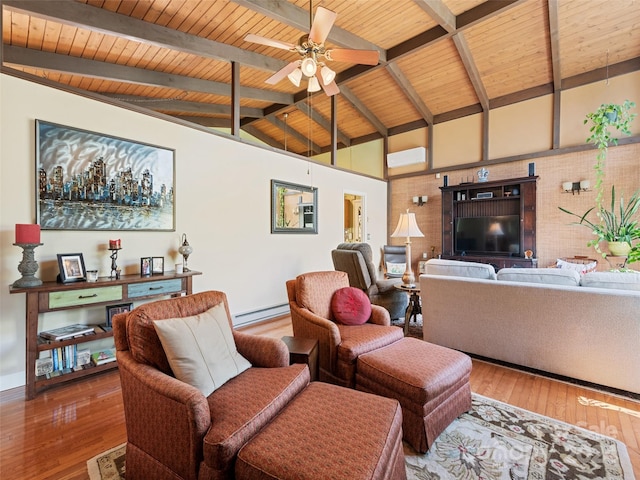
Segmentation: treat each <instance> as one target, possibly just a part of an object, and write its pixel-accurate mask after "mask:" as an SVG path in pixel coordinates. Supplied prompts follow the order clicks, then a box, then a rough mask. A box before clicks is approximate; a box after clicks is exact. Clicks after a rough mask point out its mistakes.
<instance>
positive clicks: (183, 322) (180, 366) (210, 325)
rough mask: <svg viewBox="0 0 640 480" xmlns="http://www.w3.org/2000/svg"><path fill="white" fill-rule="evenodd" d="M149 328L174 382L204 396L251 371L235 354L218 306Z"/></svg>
mask: <svg viewBox="0 0 640 480" xmlns="http://www.w3.org/2000/svg"><path fill="white" fill-rule="evenodd" d="M153 325H154V327H155V329H156V332H157V333H158V337H159V338H160V342H161V343H162V347H163V348H164V350H165V352H166V354H167V359H168V360H169V365H171V370H173V373H174V374H175V376H176V378H177V379H178V380H181V381H183V382H185V383H188V384H189V385H193V386H194V387H196V388H197V389H198V390H200V391H201V392H202V393H203V395H205V396H209V395H210V394H211V393H212V392H213V391H214V390H216V389H217V388H219V387H220V386H222V385H223V384H224V383H225V382H227V381H228V380H230V379H231V378H233V377H235V376H236V375H238V374H240V373H242V372H244V371H245V370H246V369H248V368H250V367H251V364H250V363H249V361H248V360H247V359H246V358H244V357H243V356H242V355H240V354H239V353H238V351H237V350H236V343H235V341H234V340H233V333H232V331H231V326H230V325H229V319H228V318H227V312H226V310H225V308H224V305H222V304H218V305H216V306H214V307H213V308H211V309H209V310H207V311H205V312H203V313H200V314H198V315H193V316H190V317H181V318H169V319H165V320H157V321H155V322H153Z"/></svg>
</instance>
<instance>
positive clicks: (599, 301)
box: [420, 260, 640, 393]
mask: <svg viewBox="0 0 640 480" xmlns="http://www.w3.org/2000/svg"><path fill="white" fill-rule="evenodd" d="M426 272H427V273H426V274H423V275H421V276H420V290H421V298H422V314H423V321H424V328H423V331H424V339H425V340H426V341H428V342H432V343H436V344H438V345H443V346H446V347H450V348H454V349H457V350H461V351H463V352H466V353H470V354H474V355H479V356H482V357H487V358H491V359H496V360H500V361H503V362H508V363H512V364H516V365H522V366H525V367H529V368H533V369H537V370H542V371H545V372H549V373H553V374H557V375H562V376H566V377H571V378H576V379H579V380H583V381H586V382H591V383H595V384H600V385H605V386H608V387H612V388H616V389H621V390H625V391H629V392H633V393H640V373H639V372H640V272H638V273H635V274H634V273H618V274H609V273H604V272H594V273H592V274H586V275H583V276H580V274H578V273H577V272H564V273H559V272H560V271H559V270H558V269H502V270H500V271H499V272H498V274H497V275H496V274H495V272H494V271H493V268H492V267H491V266H489V265H483V264H469V263H467V262H455V261H449V260H430V261H429V262H428V263H427V270H426ZM505 279H506V280H505ZM585 285H597V287H591V286H589V287H588V286H585ZM605 287H613V288H605Z"/></svg>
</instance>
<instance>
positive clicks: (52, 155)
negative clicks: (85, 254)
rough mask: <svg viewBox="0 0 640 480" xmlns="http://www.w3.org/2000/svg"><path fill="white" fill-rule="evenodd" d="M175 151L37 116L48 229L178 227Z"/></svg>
mask: <svg viewBox="0 0 640 480" xmlns="http://www.w3.org/2000/svg"><path fill="white" fill-rule="evenodd" d="M174 188H175V151H174V150H171V149H168V148H162V147H158V146H154V145H148V144H144V143H139V142H134V141H131V140H125V139H122V138H116V137H112V136H109V135H103V134H100V133H95V132H89V131H86V130H81V129H78V128H72V127H66V126H63V125H57V124H55V123H49V122H45V121H42V120H36V197H37V198H36V213H37V218H36V221H37V223H39V224H40V228H41V229H43V230H154V231H175V195H174V193H175V191H174Z"/></svg>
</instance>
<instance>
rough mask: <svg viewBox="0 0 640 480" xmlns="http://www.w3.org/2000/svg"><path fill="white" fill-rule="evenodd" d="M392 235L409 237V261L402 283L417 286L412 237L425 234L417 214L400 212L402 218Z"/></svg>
mask: <svg viewBox="0 0 640 480" xmlns="http://www.w3.org/2000/svg"><path fill="white" fill-rule="evenodd" d="M391 236H392V237H406V238H407V242H406V245H407V261H406V264H405V269H404V274H403V275H402V283H403V284H404V286H405V287H415V282H416V277H415V276H414V275H413V271H412V270H411V237H424V234H423V233H422V232H421V231H420V229H419V228H418V224H417V223H416V214H415V213H409V209H408V208H407V213H401V214H400V220H398V226H397V227H396V229H395V230H394V232H393V233H392V234H391Z"/></svg>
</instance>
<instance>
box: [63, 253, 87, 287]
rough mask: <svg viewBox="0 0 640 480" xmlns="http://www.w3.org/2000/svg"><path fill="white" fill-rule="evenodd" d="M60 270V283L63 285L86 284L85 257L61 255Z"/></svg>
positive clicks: (77, 254) (73, 254) (76, 254)
mask: <svg viewBox="0 0 640 480" xmlns="http://www.w3.org/2000/svg"><path fill="white" fill-rule="evenodd" d="M57 256H58V268H59V269H60V274H59V275H58V278H59V281H60V282H62V283H73V282H86V281H87V269H86V268H85V266H84V257H83V256H82V254H81V253H59V254H58V255H57Z"/></svg>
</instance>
